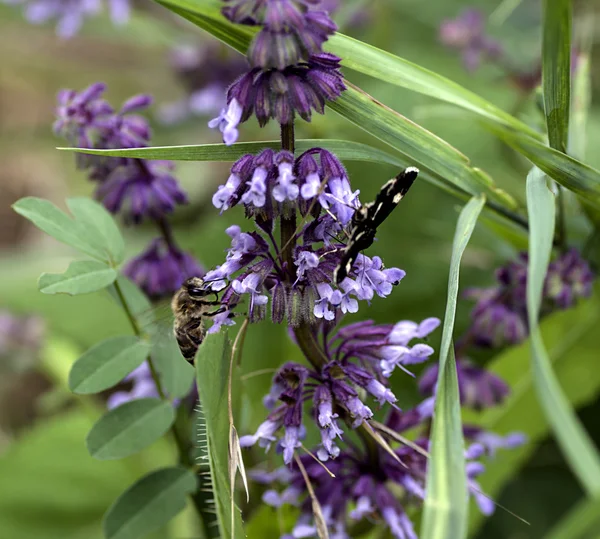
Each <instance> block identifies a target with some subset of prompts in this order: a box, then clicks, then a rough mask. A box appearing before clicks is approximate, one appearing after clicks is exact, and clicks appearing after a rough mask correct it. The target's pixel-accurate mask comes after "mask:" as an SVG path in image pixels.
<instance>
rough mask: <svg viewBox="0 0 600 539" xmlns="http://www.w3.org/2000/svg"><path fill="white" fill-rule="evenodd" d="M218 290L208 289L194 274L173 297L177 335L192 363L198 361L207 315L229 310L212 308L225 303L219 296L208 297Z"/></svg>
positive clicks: (183, 352)
mask: <svg viewBox="0 0 600 539" xmlns="http://www.w3.org/2000/svg"><path fill="white" fill-rule="evenodd" d="M211 294H214V295H215V297H217V295H216V293H215V292H213V291H212V290H207V289H206V288H205V282H204V280H203V279H202V278H200V277H190V278H189V279H187V280H186V281H185V282H184V283H183V285H182V286H181V288H180V289H179V290H178V291H177V292H176V293H175V295H174V296H173V299H172V300H171V310H172V311H173V316H174V318H175V319H174V321H173V334H174V335H175V339H177V344H178V345H179V349H180V350H181V354H182V355H183V357H184V358H185V359H187V360H188V361H189V362H190V363H192V364H193V363H194V357H195V356H196V352H197V351H198V347H199V346H200V345H201V344H202V341H203V340H204V337H205V336H206V325H205V319H206V317H211V316H215V315H217V314H220V313H223V312H225V310H226V309H225V307H220V308H218V309H216V310H214V311H210V308H211V307H214V306H216V305H221V303H220V301H219V300H218V298H217V299H216V300H215V301H210V300H208V299H207V296H210V295H211Z"/></svg>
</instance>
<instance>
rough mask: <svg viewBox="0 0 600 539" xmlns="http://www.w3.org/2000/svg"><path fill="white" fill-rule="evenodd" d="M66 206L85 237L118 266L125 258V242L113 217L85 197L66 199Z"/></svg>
mask: <svg viewBox="0 0 600 539" xmlns="http://www.w3.org/2000/svg"><path fill="white" fill-rule="evenodd" d="M67 206H68V207H69V210H70V211H71V213H72V214H73V216H74V217H75V219H76V221H77V222H78V223H79V225H80V226H81V227H82V229H84V230H85V233H86V237H88V238H93V241H94V244H96V245H99V246H102V247H104V248H105V249H106V251H107V252H108V253H109V255H110V257H111V262H112V263H113V264H114V265H118V264H120V263H121V262H123V259H124V258H125V242H124V241H123V236H122V235H121V231H120V230H119V227H118V226H117V223H116V222H115V220H114V219H113V216H112V215H111V214H110V213H109V212H108V211H107V210H106V208H105V207H104V206H103V205H102V204H98V202H96V201H95V200H92V199H91V198H85V197H76V198H68V199H67Z"/></svg>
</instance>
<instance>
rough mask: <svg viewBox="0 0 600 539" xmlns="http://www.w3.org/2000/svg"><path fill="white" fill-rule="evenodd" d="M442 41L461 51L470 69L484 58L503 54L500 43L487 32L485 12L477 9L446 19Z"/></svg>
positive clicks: (441, 27)
mask: <svg viewBox="0 0 600 539" xmlns="http://www.w3.org/2000/svg"><path fill="white" fill-rule="evenodd" d="M440 41H441V42H442V43H443V44H444V45H446V46H448V47H451V48H454V49H458V50H459V51H460V52H461V54H462V59H463V63H464V64H465V67H466V68H467V69H468V70H469V71H474V70H475V69H477V68H478V67H479V65H480V64H481V61H482V60H483V59H484V58H489V59H492V60H493V59H496V58H498V57H499V56H500V55H501V54H502V47H501V46H500V43H498V41H496V40H494V39H493V38H491V37H489V36H487V35H486V34H485V21H484V17H483V14H482V13H481V12H479V11H477V10H475V9H466V10H465V11H463V12H462V13H461V14H460V15H459V16H458V17H457V18H456V19H451V20H446V21H444V22H443V23H442V24H441V25H440Z"/></svg>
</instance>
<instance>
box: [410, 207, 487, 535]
mask: <svg viewBox="0 0 600 539" xmlns="http://www.w3.org/2000/svg"><path fill="white" fill-rule="evenodd" d="M484 204H485V198H484V197H483V196H479V197H476V198H473V199H471V200H470V201H469V203H468V204H467V205H466V206H465V207H464V208H463V210H462V211H461V213H460V216H459V218H458V223H457V225H456V233H455V235H454V242H453V244H452V258H451V261H450V275H449V277H448V299H447V301H446V313H445V315H444V327H443V332H442V343H441V345H440V368H439V373H438V381H437V390H436V401H435V413H434V416H433V427H432V432H431V442H430V448H431V459H430V461H429V466H428V468H427V483H426V488H425V492H426V493H427V494H426V497H425V505H424V510H423V518H422V520H421V530H422V531H421V534H422V535H421V536H422V537H423V538H424V539H442V538H445V539H461V538H464V537H466V534H467V521H468V509H469V506H468V494H467V478H466V473H465V458H464V440H463V432H462V423H461V412H460V396H459V392H458V378H457V374H456V363H455V359H454V346H453V344H452V332H453V330H454V319H455V315H456V301H457V298H458V282H459V272H460V260H461V258H462V255H463V253H464V251H465V248H466V246H467V244H468V242H469V239H470V238H471V235H472V233H473V229H474V228H475V224H476V223H477V218H478V217H479V214H480V213H481V210H482V209H483V206H484Z"/></svg>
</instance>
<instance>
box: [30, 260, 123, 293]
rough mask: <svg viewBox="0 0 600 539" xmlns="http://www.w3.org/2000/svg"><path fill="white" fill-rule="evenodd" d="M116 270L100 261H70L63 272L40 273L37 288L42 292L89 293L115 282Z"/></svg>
mask: <svg viewBox="0 0 600 539" xmlns="http://www.w3.org/2000/svg"><path fill="white" fill-rule="evenodd" d="M116 278H117V272H116V270H114V269H113V268H109V267H108V266H107V265H106V264H104V263H102V262H94V261H93V260H80V261H75V262H71V264H69V268H68V269H67V271H65V272H64V273H42V275H41V276H40V279H39V281H38V288H39V290H40V292H42V293H44V294H70V295H72V296H76V295H77V294H89V293H90V292H97V291H98V290H102V289H103V288H106V287H107V286H109V285H110V284H112V283H114V282H115V279H116Z"/></svg>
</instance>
